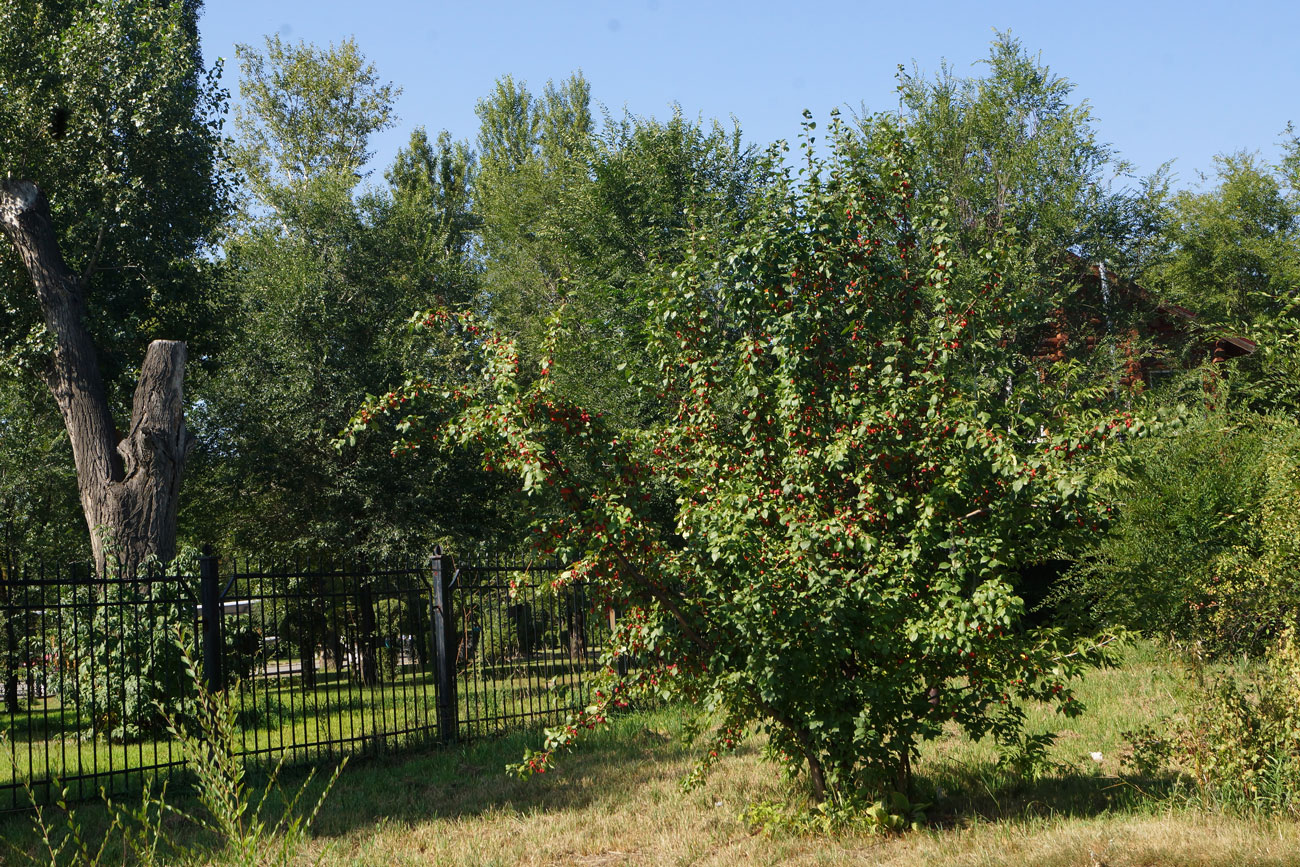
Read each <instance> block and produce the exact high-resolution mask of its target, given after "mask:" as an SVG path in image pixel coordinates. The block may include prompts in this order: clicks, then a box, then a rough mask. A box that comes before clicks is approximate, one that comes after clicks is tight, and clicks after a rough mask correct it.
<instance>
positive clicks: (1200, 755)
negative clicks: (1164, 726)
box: [1129, 629, 1300, 815]
mask: <svg viewBox="0 0 1300 867" xmlns="http://www.w3.org/2000/svg"><path fill="white" fill-rule="evenodd" d="M1129 736H1130V737H1131V738H1132V739H1133V755H1132V757H1131V759H1130V761H1129V764H1130V765H1132V766H1133V767H1135V768H1136V769H1137V770H1138V771H1139V772H1140V773H1145V774H1150V773H1153V772H1157V771H1160V770H1163V769H1166V768H1172V769H1174V770H1177V771H1180V772H1182V773H1184V774H1186V775H1187V776H1188V777H1189V778H1190V779H1191V781H1192V782H1193V784H1194V785H1195V786H1196V788H1197V790H1198V791H1199V792H1200V793H1201V794H1202V795H1203V796H1204V797H1205V798H1207V799H1208V800H1209V801H1210V802H1211V803H1213V804H1216V805H1219V806H1221V807H1225V808H1228V809H1233V810H1247V811H1261V812H1268V813H1276V812H1285V813H1291V814H1298V815H1300V641H1298V640H1297V636H1296V632H1295V630H1294V629H1287V630H1286V631H1285V632H1284V633H1283V634H1282V636H1281V638H1279V639H1278V640H1277V641H1276V642H1275V643H1274V644H1273V645H1272V646H1271V647H1270V649H1269V651H1268V653H1267V654H1266V656H1265V660H1264V662H1263V664H1262V665H1260V666H1258V667H1256V668H1253V669H1251V670H1248V671H1246V672H1229V673H1225V674H1220V675H1219V676H1217V677H1215V678H1213V679H1212V680H1211V681H1210V682H1209V684H1208V685H1207V686H1206V687H1205V688H1204V690H1203V692H1202V695H1201V697H1200V699H1199V700H1198V702H1197V703H1196V705H1195V706H1194V708H1193V710H1192V712H1191V714H1190V715H1189V718H1188V719H1187V720H1185V721H1182V722H1179V723H1176V724H1174V723H1170V724H1169V727H1168V730H1167V731H1163V732H1160V731H1157V730H1155V729H1154V728H1151V727H1147V728H1145V729H1144V730H1142V731H1139V732H1136V733H1132V734H1130V735H1129Z"/></svg>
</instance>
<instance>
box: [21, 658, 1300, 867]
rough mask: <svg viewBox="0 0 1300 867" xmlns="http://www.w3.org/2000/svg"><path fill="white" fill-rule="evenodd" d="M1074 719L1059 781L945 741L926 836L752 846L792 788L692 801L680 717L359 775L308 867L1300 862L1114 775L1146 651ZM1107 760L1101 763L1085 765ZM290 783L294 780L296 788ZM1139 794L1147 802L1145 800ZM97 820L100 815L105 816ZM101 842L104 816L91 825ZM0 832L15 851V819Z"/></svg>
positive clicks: (708, 790) (746, 751)
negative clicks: (753, 811)
mask: <svg viewBox="0 0 1300 867" xmlns="http://www.w3.org/2000/svg"><path fill="white" fill-rule="evenodd" d="M1082 693H1083V697H1084V699H1085V700H1086V701H1087V702H1088V703H1089V706H1090V712H1089V713H1088V714H1087V715H1086V716H1084V717H1083V718H1080V719H1075V720H1064V719H1060V718H1057V717H1053V716H1049V715H1042V714H1040V715H1039V716H1037V717H1034V720H1035V724H1036V725H1037V726H1038V727H1039V728H1040V729H1043V730H1047V729H1051V730H1056V731H1059V732H1060V733H1061V738H1060V740H1059V741H1058V743H1057V745H1056V746H1055V747H1054V748H1053V750H1052V753H1051V755H1050V759H1051V763H1052V768H1051V769H1050V770H1049V771H1048V772H1047V773H1044V774H1040V775H1039V776H1037V777H1036V778H1035V779H1019V778H1012V777H1008V775H1007V774H1006V773H1005V772H1001V771H998V770H997V769H996V768H995V767H994V765H993V763H992V750H991V747H990V746H989V745H988V744H983V743H971V742H970V741H968V740H966V739H964V738H961V737H959V736H957V735H955V734H954V735H953V736H951V737H949V738H947V739H945V740H943V741H941V742H939V743H937V744H932V745H929V746H928V747H927V748H926V750H925V751H924V754H923V758H922V761H921V762H919V763H918V773H919V774H920V776H921V779H920V783H919V785H920V787H922V789H924V790H928V791H930V792H938V791H940V790H942V793H943V794H942V795H941V796H940V797H939V798H938V803H937V804H936V805H935V807H934V808H932V810H931V813H930V815H931V818H932V820H934V821H935V823H936V824H935V827H934V828H933V829H932V830H929V831H926V832H924V833H919V834H909V835H906V836H903V837H895V838H881V837H873V836H870V835H842V836H830V837H797V836H791V835H788V834H775V835H771V836H768V835H764V834H758V833H754V831H753V829H751V828H750V827H748V826H747V825H746V824H745V823H744V822H743V821H742V820H741V819H740V815H741V813H742V811H743V810H744V809H745V807H746V806H748V805H750V804H753V803H755V802H757V801H772V800H783V799H785V798H786V797H788V796H789V792H790V789H789V788H788V787H787V786H785V785H784V784H783V782H782V781H781V779H780V778H779V774H778V772H777V769H776V768H775V767H774V766H772V765H768V764H766V763H764V762H763V761H761V759H760V757H759V751H760V746H761V743H760V742H759V740H758V739H751V740H750V741H749V742H747V743H746V744H744V745H743V747H742V749H741V750H740V751H739V752H738V753H736V754H735V755H732V756H729V757H727V758H726V759H724V760H723V761H722V763H721V764H720V765H719V766H718V768H717V769H716V770H715V772H714V773H713V774H712V776H711V777H710V778H709V780H708V782H707V784H706V785H705V787H704V788H702V789H700V790H697V791H694V792H691V793H689V794H682V793H681V791H680V788H679V781H680V780H681V778H682V777H683V776H684V775H685V773H686V772H687V770H688V769H689V768H690V766H691V762H692V752H691V749H690V748H689V747H688V746H687V745H686V744H685V743H684V741H683V739H682V737H681V713H680V711H678V710H674V709H664V710H658V711H653V712H642V713H639V714H636V715H633V716H630V717H626V718H624V719H622V720H619V721H617V722H616V723H615V724H614V725H613V726H611V727H610V728H609V729H607V730H605V731H603V732H601V733H600V734H599V735H598V736H597V737H595V738H593V739H592V740H591V741H590V742H588V743H587V744H586V745H585V746H584V747H583V748H582V749H581V750H580V751H579V752H577V753H575V754H573V755H571V756H568V757H566V758H565V759H564V760H563V761H562V763H561V767H560V768H558V769H557V770H556V771H554V772H550V773H547V774H546V775H544V776H541V777H537V778H534V779H532V780H528V781H521V780H518V779H514V778H511V777H508V776H506V774H505V773H504V770H503V766H504V765H505V764H506V763H507V762H510V761H515V760H517V759H518V757H519V756H520V754H521V753H522V751H523V748H524V745H525V744H526V743H535V741H536V735H514V736H511V737H509V738H505V739H500V740H494V741H483V742H479V743H475V744H473V745H470V746H467V747H464V748H461V749H454V750H443V751H436V752H432V753H427V754H424V755H420V756H415V757H411V756H392V757H387V758H380V759H371V760H367V761H356V762H354V763H353V764H351V765H350V766H349V767H348V769H347V771H346V773H345V774H344V775H343V777H342V778H341V779H340V781H339V784H338V786H337V787H336V789H335V790H334V792H333V794H332V795H331V797H330V800H329V802H328V803H327V804H326V806H325V809H324V811H323V812H322V814H321V816H320V818H319V819H318V820H317V824H316V825H315V827H314V828H313V832H312V833H313V837H312V840H311V841H310V843H309V848H308V851H307V852H305V853H304V863H316V862H317V860H318V859H319V860H320V861H321V863H323V864H325V865H415V864H420V865H428V864H437V865H456V867H459V865H467V867H472V865H516V864H518V865H568V864H572V865H591V867H595V865H668V864H671V865H685V864H690V865H730V864H795V865H848V864H855V865H856V864H890V865H922V864H924V865H949V864H951V865H1003V864H1023V865H1086V867H1099V865H1112V867H1120V865H1224V864H1228V865H1231V864H1279V865H1281V864H1296V865H1300V824H1296V823H1295V822H1293V821H1289V820H1275V819H1267V820H1266V819H1250V818H1240V817H1231V816H1223V815H1216V814H1212V813H1208V812H1206V811H1204V810H1202V809H1200V808H1199V807H1198V806H1197V805H1196V804H1195V803H1193V802H1190V801H1189V800H1187V799H1186V798H1183V797H1180V796H1178V795H1177V794H1175V793H1171V790H1170V781H1169V780H1140V781H1131V780H1124V779H1121V778H1120V777H1119V776H1118V772H1119V760H1120V755H1121V753H1122V750H1123V746H1124V743H1123V737H1122V735H1121V732H1122V731H1124V730H1125V729H1132V728H1135V727H1137V726H1138V725H1141V724H1142V723H1144V722H1151V721H1155V720H1156V719H1157V718H1158V717H1159V716H1160V715H1162V714H1176V713H1178V712H1179V711H1180V709H1181V707H1182V704H1183V702H1184V700H1185V698H1186V696H1187V690H1186V686H1185V680H1184V678H1183V676H1182V675H1181V673H1180V672H1179V671H1178V670H1177V669H1176V668H1173V667H1171V666H1170V665H1169V664H1168V663H1167V662H1166V661H1165V660H1163V659H1161V658H1160V657H1159V655H1158V654H1156V653H1155V652H1153V651H1151V650H1150V649H1138V650H1136V651H1133V652H1131V653H1130V654H1129V655H1128V658H1127V659H1126V660H1125V664H1124V666H1123V667H1122V668H1119V669H1113V670H1108V671H1101V672H1095V673H1094V674H1093V675H1092V676H1091V677H1090V678H1089V680H1088V682H1087V683H1086V684H1085V685H1084V689H1083V691H1082ZM1092 752H1100V753H1102V754H1103V760H1102V762H1101V763H1100V764H1098V763H1097V762H1095V761H1094V760H1093V759H1092V758H1091V757H1090V755H1089V754H1090V753H1092ZM287 782H288V784H289V786H290V787H292V785H293V780H292V779H290V780H288V781H287ZM1135 784H1136V786H1140V787H1141V791H1139V788H1137V787H1136V786H1135ZM100 812H102V811H100ZM82 818H83V823H84V825H85V826H86V827H87V830H88V831H89V832H90V833H92V834H93V833H94V827H95V826H96V822H99V821H101V819H100V818H99V814H98V813H96V811H94V810H92V809H87V810H85V811H83V813H82ZM0 834H3V836H4V837H5V838H6V839H9V840H13V841H15V842H19V844H20V845H22V841H23V839H24V837H23V834H24V832H23V831H22V830H21V822H19V821H15V820H13V819H9V820H6V821H4V822H3V823H0Z"/></svg>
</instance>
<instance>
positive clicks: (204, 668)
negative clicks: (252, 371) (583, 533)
mask: <svg viewBox="0 0 1300 867" xmlns="http://www.w3.org/2000/svg"><path fill="white" fill-rule="evenodd" d="M197 567H198V568H197V569H191V570H185V571H178V572H171V573H167V574H149V575H143V576H139V577H134V578H129V579H127V578H113V577H105V576H102V575H96V574H94V573H93V572H92V571H91V570H89V569H87V568H85V567H84V566H83V567H80V568H66V567H64V568H46V569H26V570H24V569H10V570H7V574H6V575H5V576H4V578H3V580H2V581H0V693H2V697H3V710H2V711H0V812H2V811H9V810H15V809H24V808H27V807H28V806H29V805H30V803H31V800H32V799H33V798H35V799H36V800H37V801H47V800H50V799H51V797H52V796H53V795H57V794H58V792H57V791H54V790H55V787H56V786H66V787H67V788H68V789H69V790H70V792H69V796H70V797H71V798H83V797H88V796H94V795H96V794H98V792H99V791H100V790H101V789H102V790H104V791H107V792H109V793H121V792H125V791H129V790H131V789H134V788H138V787H139V786H140V785H141V784H142V782H143V780H144V778H145V777H147V776H151V775H156V774H160V773H166V772H169V771H170V770H172V769H177V768H180V767H182V766H183V759H182V758H181V755H180V751H179V749H178V748H177V745H176V743H175V741H174V739H173V738H172V737H171V736H170V735H169V734H168V731H167V720H168V719H169V718H170V719H173V720H181V721H182V722H183V721H184V719H185V718H186V707H187V702H189V701H191V700H192V698H193V695H194V693H195V686H194V683H193V680H194V678H193V677H192V676H191V675H190V673H189V672H188V670H187V667H186V663H185V659H186V657H187V656H188V657H189V659H191V660H192V661H193V662H194V664H195V667H196V669H197V671H198V673H199V675H200V678H201V679H203V680H205V681H206V682H207V684H208V686H209V687H211V688H215V689H225V690H228V691H229V692H230V694H231V695H233V696H234V701H235V707H236V709H237V714H238V715H237V723H238V727H237V736H238V738H239V743H238V744H237V745H236V748H237V750H238V752H240V753H241V754H242V755H245V756H247V757H249V758H250V759H252V758H255V757H265V758H270V759H272V760H274V759H277V758H279V757H280V756H284V757H285V759H286V760H287V761H289V762H310V761H317V760H322V759H323V760H330V759H334V758H338V757H341V756H342V755H345V754H348V753H354V752H376V751H382V750H388V749H401V748H406V747H410V746H413V745H419V744H426V743H450V742H454V741H456V740H458V739H470V738H478V737H483V736H486V735H490V734H495V733H498V732H501V731H503V730H506V729H508V728H511V727H519V726H525V725H530V724H536V723H539V722H543V721H546V720H554V719H556V718H559V717H562V716H563V714H564V713H565V712H567V711H569V710H572V709H574V708H577V707H581V706H583V705H585V704H587V703H588V700H589V693H590V685H591V680H592V678H591V674H592V672H593V671H594V670H595V667H596V660H597V656H598V653H597V651H598V649H599V646H600V644H601V636H600V628H601V626H602V625H604V618H603V617H599V616H597V613H596V612H594V611H593V610H592V609H591V605H590V604H589V600H588V599H587V597H586V595H585V593H584V591H583V589H582V588H581V587H580V586H568V587H564V588H561V589H559V590H555V589H554V588H553V587H552V582H553V581H554V580H555V579H556V578H557V577H558V573H559V571H560V569H559V567H558V566H556V565H554V564H547V565H544V566H536V565H525V564H524V563H522V562H506V561H497V562H493V563H473V564H469V563H467V564H463V565H456V564H453V563H452V560H451V558H450V557H444V556H441V555H437V556H434V557H431V558H428V559H427V560H424V561H421V562H407V563H399V564H394V563H384V564H377V563H376V564H367V563H360V562H358V563H348V564H337V563H324V562H309V563H307V562H300V563H296V564H292V565H278V566H274V567H268V566H264V565H262V564H255V563H251V562H243V561H238V560H233V561H230V562H228V563H222V562H219V561H218V559H217V558H216V557H202V558H199V561H198V564H197ZM195 573H197V574H195ZM178 636H179V640H178ZM29 792H30V794H29Z"/></svg>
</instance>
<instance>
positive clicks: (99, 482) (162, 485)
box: [0, 179, 193, 574]
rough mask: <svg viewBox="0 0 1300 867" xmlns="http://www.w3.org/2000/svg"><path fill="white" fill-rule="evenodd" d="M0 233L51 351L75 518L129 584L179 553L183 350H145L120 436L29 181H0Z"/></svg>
mask: <svg viewBox="0 0 1300 867" xmlns="http://www.w3.org/2000/svg"><path fill="white" fill-rule="evenodd" d="M0 224H3V226H4V231H5V234H6V235H8V237H9V240H10V242H11V243H12V244H13V247H14V249H15V250H16V251H17V253H18V255H19V256H20V258H21V259H22V262H23V265H24V266H25V267H26V269H27V273H28V274H29V275H30V276H31V278H32V283H33V285H34V286H35V288H36V296H37V299H38V300H39V301H40V305H41V309H42V311H43V312H44V314H45V327H46V330H47V331H48V332H49V334H50V336H51V337H52V338H53V341H54V347H53V350H52V352H51V355H50V359H49V363H48V364H47V366H46V367H45V369H44V370H42V371H41V372H40V373H41V376H42V378H43V379H44V380H45V384H46V386H48V388H49V390H50V394H52V395H53V396H54V400H55V403H57V404H58V407H59V412H60V413H61V414H62V416H63V423H64V426H65V427H66V428H67V431H68V439H69V440H70V441H71V443H72V454H73V458H74V460H75V461H76V465H77V488H78V491H79V493H80V495H81V508H82V511H83V513H84V514H85V516H86V526H87V527H88V529H89V530H90V542H91V549H92V551H93V552H94V557H95V566H96V567H97V568H98V569H99V570H101V571H102V570H103V569H104V568H105V567H106V566H107V565H108V563H109V562H110V559H114V560H116V561H117V563H118V564H119V565H120V567H121V568H122V569H123V571H124V573H125V574H134V571H135V569H136V567H137V566H139V565H140V564H141V563H142V562H143V561H145V560H146V559H148V558H150V557H156V558H157V559H159V560H162V561H166V560H170V559H171V558H172V557H173V556H174V555H175V549H176V510H177V505H178V502H179V493H180V483H181V474H182V472H183V470H184V467H185V457H186V455H187V454H188V452H189V449H190V447H191V445H192V442H193V438H192V437H191V435H190V434H189V433H188V432H187V431H186V430H185V416H184V400H183V395H182V385H183V383H184V378H185V344H184V343H182V342H180V341H176V340H155V341H154V342H153V343H151V344H149V348H148V350H147V351H146V353H145V358H144V363H143V364H142V365H141V367H140V380H139V383H138V384H137V386H136V391H135V400H134V402H133V405H132V411H131V419H130V425H129V427H128V428H127V433H126V434H125V436H123V435H120V434H119V433H118V432H117V429H116V427H115V426H114V424H113V418H112V415H111V413H110V411H109V405H108V393H107V391H106V389H105V387H104V382H103V378H102V377H101V375H100V371H99V362H98V360H97V358H96V354H95V347H94V343H93V342H92V341H91V337H90V332H89V330H88V329H87V328H86V324H85V322H84V321H83V319H82V317H83V314H84V310H85V297H84V292H85V287H84V285H83V282H82V279H81V278H80V277H79V276H78V275H77V274H76V273H75V272H73V271H72V269H70V268H69V267H68V265H67V263H65V262H64V260H63V254H62V253H61V252H60V250H59V245H58V239H57V237H56V235H55V231H54V225H53V223H52V222H51V219H50V207H49V202H48V201H47V200H46V198H45V194H44V193H42V192H41V190H40V189H39V188H38V187H37V186H36V185H35V184H33V183H32V182H30V181H21V180H13V179H7V180H0Z"/></svg>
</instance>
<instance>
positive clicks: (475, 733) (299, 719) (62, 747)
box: [0, 654, 590, 810]
mask: <svg viewBox="0 0 1300 867" xmlns="http://www.w3.org/2000/svg"><path fill="white" fill-rule="evenodd" d="M584 667H590V666H589V664H588V665H584ZM585 677H587V678H588V680H587V681H586V682H587V683H590V675H589V674H587V675H585ZM586 689H587V687H585V686H583V683H582V682H581V681H580V679H579V674H578V672H577V669H576V667H575V666H574V665H572V664H570V663H569V662H568V660H567V658H565V659H560V658H558V657H557V656H556V655H555V654H551V655H549V656H546V655H539V656H537V657H533V658H530V659H527V660H519V661H516V662H513V663H501V664H496V665H485V664H481V663H476V664H475V665H474V666H473V667H471V668H470V669H467V670H464V671H462V672H461V674H460V677H459V678H458V695H459V700H458V703H457V704H458V707H459V712H460V722H461V732H462V734H465V735H468V736H470V737H473V738H481V737H489V736H493V735H497V734H500V733H502V732H504V731H507V730H510V729H517V728H519V727H520V725H521V724H522V725H527V724H528V720H529V719H531V718H533V717H535V716H536V715H538V714H542V715H545V714H551V715H552V717H551V718H553V719H559V718H562V715H563V711H564V709H566V708H571V707H577V706H581V704H582V703H583V702H584V701H585V700H586ZM241 692H242V696H241V698H240V702H239V706H240V707H241V708H243V709H244V710H245V712H244V713H242V714H241V715H240V718H239V720H240V723H241V725H240V731H239V737H240V742H239V744H238V748H239V750H240V751H241V752H243V753H246V754H249V755H256V754H262V755H264V756H269V757H270V758H268V759H267V761H274V758H275V756H278V755H280V754H281V753H283V754H285V756H286V761H287V762H288V763H290V764H293V763H302V762H311V761H317V760H320V759H321V758H322V757H324V758H327V759H328V758H330V757H334V756H340V755H348V754H352V753H357V752H364V751H374V750H377V749H409V748H411V747H418V746H419V745H421V744H423V743H428V742H430V741H436V740H437V730H436V726H437V700H436V690H435V686H434V678H433V675H432V674H430V673H428V672H427V671H422V670H420V669H419V668H417V667H415V666H406V667H405V669H404V670H403V672H402V673H401V674H400V675H399V676H398V677H396V678H391V679H388V680H385V681H384V682H382V683H381V684H380V685H378V686H375V687H362V686H360V685H358V684H357V683H355V682H354V681H352V680H350V679H349V676H348V674H347V673H346V672H344V673H339V672H321V673H319V675H318V677H317V685H316V686H315V688H312V689H305V688H304V687H303V686H302V685H301V684H300V683H299V682H298V678H297V677H293V678H290V677H269V678H268V677H258V678H253V679H251V680H248V681H245V682H243V683H242V684H241ZM11 722H12V727H11V728H10V729H9V730H8V731H7V732H4V738H3V745H2V746H0V749H3V750H4V751H5V753H6V755H4V756H0V810H3V809H6V808H9V807H11V806H16V805H22V804H25V803H26V801H27V796H26V794H25V792H24V791H22V789H21V784H22V783H23V782H27V781H33V782H34V789H35V794H36V796H37V797H38V798H39V799H41V800H48V793H49V788H50V787H49V785H47V783H46V781H47V780H48V779H49V778H48V777H47V775H46V769H47V768H48V769H49V771H50V773H51V774H53V775H54V776H56V777H57V778H59V779H60V780H62V781H63V782H64V783H65V784H66V785H67V786H68V787H69V789H70V790H71V791H70V794H69V797H70V798H71V799H78V798H83V797H93V796H94V794H95V793H96V792H97V791H98V790H99V788H100V787H102V786H105V785H107V786H108V788H109V791H110V792H127V791H131V790H134V789H138V787H139V781H140V774H139V769H141V768H153V767H158V766H161V765H166V764H167V763H169V762H172V761H178V760H179V753H178V752H177V751H176V750H175V748H174V745H173V744H172V743H171V740H170V738H167V737H159V738H156V739H155V738H146V739H143V740H138V741H133V742H129V743H110V742H108V741H107V740H105V739H103V738H99V739H91V738H85V737H83V736H82V733H83V732H84V730H85V729H86V728H87V727H88V722H87V721H86V720H84V719H81V720H79V719H77V717H76V713H75V710H74V709H71V708H65V707H63V706H61V705H60V702H59V699H58V698H57V697H54V696H52V697H48V698H41V699H36V700H34V702H33V705H32V706H30V707H28V708H26V709H25V710H24V712H21V713H19V714H17V715H15V716H13V717H12V718H11ZM127 769H129V770H127ZM95 772H98V773H99V774H104V775H109V777H108V778H101V779H99V780H97V781H96V780H90V779H84V780H81V781H80V782H77V779H78V778H80V777H83V776H85V775H89V774H92V773H95Z"/></svg>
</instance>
